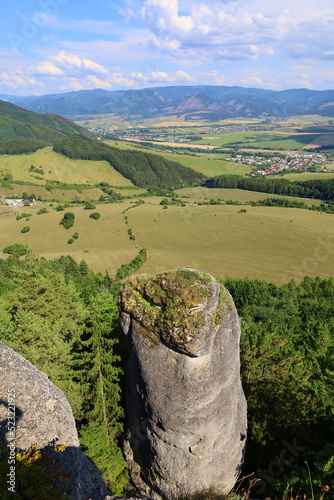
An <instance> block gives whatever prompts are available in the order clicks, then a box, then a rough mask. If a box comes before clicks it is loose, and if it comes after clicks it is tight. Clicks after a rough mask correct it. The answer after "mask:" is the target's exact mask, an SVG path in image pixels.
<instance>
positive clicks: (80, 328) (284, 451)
mask: <svg viewBox="0 0 334 500" xmlns="http://www.w3.org/2000/svg"><path fill="white" fill-rule="evenodd" d="M145 259H146V252H145V251H144V250H142V251H141V252H140V253H139V255H138V257H137V258H136V259H134V261H133V263H131V264H130V265H129V266H127V268H126V269H125V267H124V268H123V269H122V270H120V272H119V273H118V276H119V277H121V276H122V277H124V276H127V275H129V274H130V273H131V272H133V271H134V270H136V269H138V267H139V266H140V265H141V264H142V263H143V262H144V261H145ZM135 261H136V262H135ZM224 285H225V286H226V287H227V288H228V289H229V291H230V292H231V294H232V296H233V298H234V301H235V303H236V306H237V309H238V313H239V316H240V318H241V325H242V339H241V375H242V381H243V387H244V390H245V394H246V398H247V402H248V420H249V431H248V442H247V449H246V463H245V467H244V471H243V474H250V473H252V472H254V474H255V477H257V478H259V479H261V482H258V483H257V485H256V487H255V489H254V491H253V492H252V497H253V498H267V497H268V496H271V497H272V498H274V497H278V498H281V497H282V496H283V492H284V491H285V489H286V486H287V484H288V483H289V484H290V485H291V487H292V488H293V490H294V491H295V492H297V491H298V490H299V488H302V489H303V490H304V489H306V491H307V490H308V489H309V481H308V473H307V469H306V466H305V461H307V462H308V464H309V466H310V468H311V472H312V478H313V482H314V487H315V488H317V490H318V489H319V488H320V486H321V485H322V484H331V483H333V481H334V445H333V441H334V440H333V438H334V435H333V426H332V422H333V417H334V401H333V390H334V385H333V380H334V377H333V376H334V278H330V279H321V278H309V277H306V278H305V279H304V280H303V281H302V282H301V283H300V284H296V283H295V282H290V283H288V284H286V285H283V286H281V287H278V286H276V285H274V284H272V283H267V282H265V281H257V280H249V279H226V280H224ZM120 287H121V281H120V279H119V278H110V276H109V275H108V274H107V273H106V274H105V275H101V274H95V275H94V274H93V273H92V272H91V271H90V270H89V269H88V266H87V264H86V263H85V262H84V261H82V262H80V264H77V263H76V262H75V261H74V260H73V259H72V258H71V257H61V258H59V259H55V260H53V261H48V260H46V259H44V258H41V259H39V258H37V257H35V256H33V255H31V254H28V255H27V256H26V257H24V260H21V259H20V260H19V259H18V258H17V257H14V256H10V257H9V258H8V259H6V260H0V319H1V321H0V339H1V340H2V341H4V342H5V343H6V344H8V345H9V346H10V347H12V348H13V349H15V350H16V351H17V352H18V353H19V354H22V355H23V356H24V357H25V358H26V359H28V360H29V361H31V362H32V363H33V364H34V365H35V366H36V367H38V368H39V369H41V370H43V371H44V372H45V373H47V374H48V375H49V377H50V378H51V380H52V381H53V382H54V383H55V384H56V385H58V386H59V387H60V388H61V389H62V390H63V391H64V392H65V394H66V396H67V397H68V398H69V401H70V403H71V405H72V408H73V411H74V415H75V418H76V422H77V426H78V429H79V433H80V437H81V443H82V446H83V451H84V452H85V453H86V454H87V456H88V457H89V458H91V459H92V460H93V461H94V463H95V465H96V466H97V467H98V468H99V470H100V472H101V473H102V475H103V477H104V479H105V481H106V482H107V484H108V486H109V487H110V488H111V491H112V493H113V494H115V495H119V494H121V492H122V490H123V489H124V487H125V485H126V483H127V480H128V476H127V472H126V468H125V462H124V460H123V457H122V453H121V450H120V444H119V436H120V433H121V431H122V425H123V419H124V406H123V403H122V397H121V394H122V389H123V387H124V385H123V384H124V379H123V375H122V373H123V370H124V366H125V362H126V357H127V355H126V349H125V346H124V339H123V334H122V333H121V331H120V328H119V313H118V306H117V303H118V295H119V290H120ZM0 468H1V464H0ZM0 485H1V477H0Z"/></svg>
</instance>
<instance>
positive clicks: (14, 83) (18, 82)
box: [0, 72, 43, 89]
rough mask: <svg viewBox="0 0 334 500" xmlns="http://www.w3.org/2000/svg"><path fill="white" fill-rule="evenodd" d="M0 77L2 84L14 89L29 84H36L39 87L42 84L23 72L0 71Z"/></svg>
mask: <svg viewBox="0 0 334 500" xmlns="http://www.w3.org/2000/svg"><path fill="white" fill-rule="evenodd" d="M0 79H1V83H2V84H3V85H5V86H6V87H9V88H11V89H16V88H19V87H29V86H31V85H37V86H40V87H42V86H43V85H42V83H40V82H38V81H37V80H35V78H30V77H28V76H27V75H25V74H24V73H23V72H20V73H17V74H13V73H12V74H10V73H5V72H2V73H0Z"/></svg>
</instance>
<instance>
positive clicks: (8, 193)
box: [0, 183, 135, 201]
mask: <svg viewBox="0 0 334 500" xmlns="http://www.w3.org/2000/svg"><path fill="white" fill-rule="evenodd" d="M12 187H13V189H9V188H2V187H1V185H0V196H3V197H4V198H22V193H24V192H26V193H27V194H28V195H31V194H34V195H35V196H36V197H39V196H40V197H41V198H42V199H43V200H49V201H52V200H59V201H73V200H76V199H78V200H98V199H99V198H100V196H101V195H104V194H105V193H103V191H101V190H100V189H98V188H88V189H83V190H82V192H81V193H80V192H78V191H77V190H76V189H59V188H55V189H52V190H51V191H48V190H47V189H45V187H44V186H27V185H21V184H15V183H13V184H12ZM115 191H118V192H120V193H121V194H122V193H123V190H120V189H115ZM131 192H132V190H131ZM133 194H135V192H134V193H133ZM125 196H128V195H125Z"/></svg>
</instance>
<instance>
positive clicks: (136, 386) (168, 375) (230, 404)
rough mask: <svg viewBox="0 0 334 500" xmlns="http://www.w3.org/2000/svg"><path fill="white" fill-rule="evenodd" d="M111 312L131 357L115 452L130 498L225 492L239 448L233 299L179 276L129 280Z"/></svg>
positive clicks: (241, 402) (241, 427) (204, 282)
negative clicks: (121, 434)
mask: <svg viewBox="0 0 334 500" xmlns="http://www.w3.org/2000/svg"><path fill="white" fill-rule="evenodd" d="M120 309H121V322H122V327H123V330H124V332H125V334H126V336H127V340H128V345H129V351H130V356H129V360H128V366H127V376H128V383H127V414H128V431H127V436H126V439H125V441H124V451H125V454H126V458H127V461H128V466H129V470H130V473H131V477H132V480H133V482H134V483H135V485H136V487H137V488H138V491H139V492H140V493H141V494H146V495H149V496H151V497H153V498H158V499H159V498H171V497H173V496H174V495H178V494H180V493H181V494H182V493H193V492H195V491H198V490H203V489H207V488H210V487H214V488H216V489H218V490H219V491H221V492H225V493H228V492H229V491H230V490H231V489H232V488H233V486H234V484H235V482H236V480H237V478H238V476H239V473H240V470H241V466H242V462H243V455H244V449H245V443H246V401H245V397H244V394H243V390H242V387H241V382H240V361H239V339H240V323H239V318H238V315H237V311H236V308H235V306H234V303H233V300H232V297H231V296H230V294H229V292H228V291H227V290H225V289H224V288H223V287H220V285H219V284H218V283H217V282H216V281H215V280H214V279H213V278H212V277H211V276H209V275H207V274H201V273H199V272H198V271H196V270H193V269H180V270H178V271H176V272H172V273H164V274H160V275H158V276H156V277H154V278H152V279H148V278H146V277H136V278H133V279H130V280H129V281H128V282H127V283H126V285H125V286H124V288H123V290H122V292H121V298H120Z"/></svg>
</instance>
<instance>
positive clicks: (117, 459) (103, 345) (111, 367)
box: [77, 296, 128, 495]
mask: <svg viewBox="0 0 334 500" xmlns="http://www.w3.org/2000/svg"><path fill="white" fill-rule="evenodd" d="M117 321H118V310H117V304H116V300H115V299H114V298H112V297H111V296H105V297H100V298H99V299H97V300H96V301H95V304H94V305H91V311H90V316H89V319H88V323H87V329H86V331H85V334H84V335H83V337H82V340H81V344H82V352H80V353H77V355H78V362H77V363H78V364H79V365H81V368H82V369H81V372H80V379H81V384H83V386H84V387H85V401H86V403H85V422H86V423H85V425H83V426H82V428H81V430H80V441H81V444H82V445H83V446H84V452H85V454H86V455H87V456H88V457H89V458H90V459H91V460H92V461H93V462H94V464H95V465H96V467H97V468H98V469H99V471H100V472H101V474H102V477H103V479H104V480H105V482H106V484H107V486H108V487H109V488H110V489H111V491H112V493H113V494H116V495H121V494H122V492H123V490H124V488H125V486H126V484H127V482H128V474H127V471H126V464H125V461H124V458H123V456H122V452H121V450H120V448H119V446H118V443H117V440H118V437H119V435H120V433H121V432H122V430H123V427H122V423H121V422H122V419H123V417H124V412H123V409H122V407H121V392H120V376H121V374H122V371H121V368H120V367H119V362H120V358H119V356H117V355H116V354H115V353H114V350H115V344H116V343H117V342H118V340H117V339H115V338H112V336H111V331H112V329H113V327H115V325H116V323H117Z"/></svg>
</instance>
